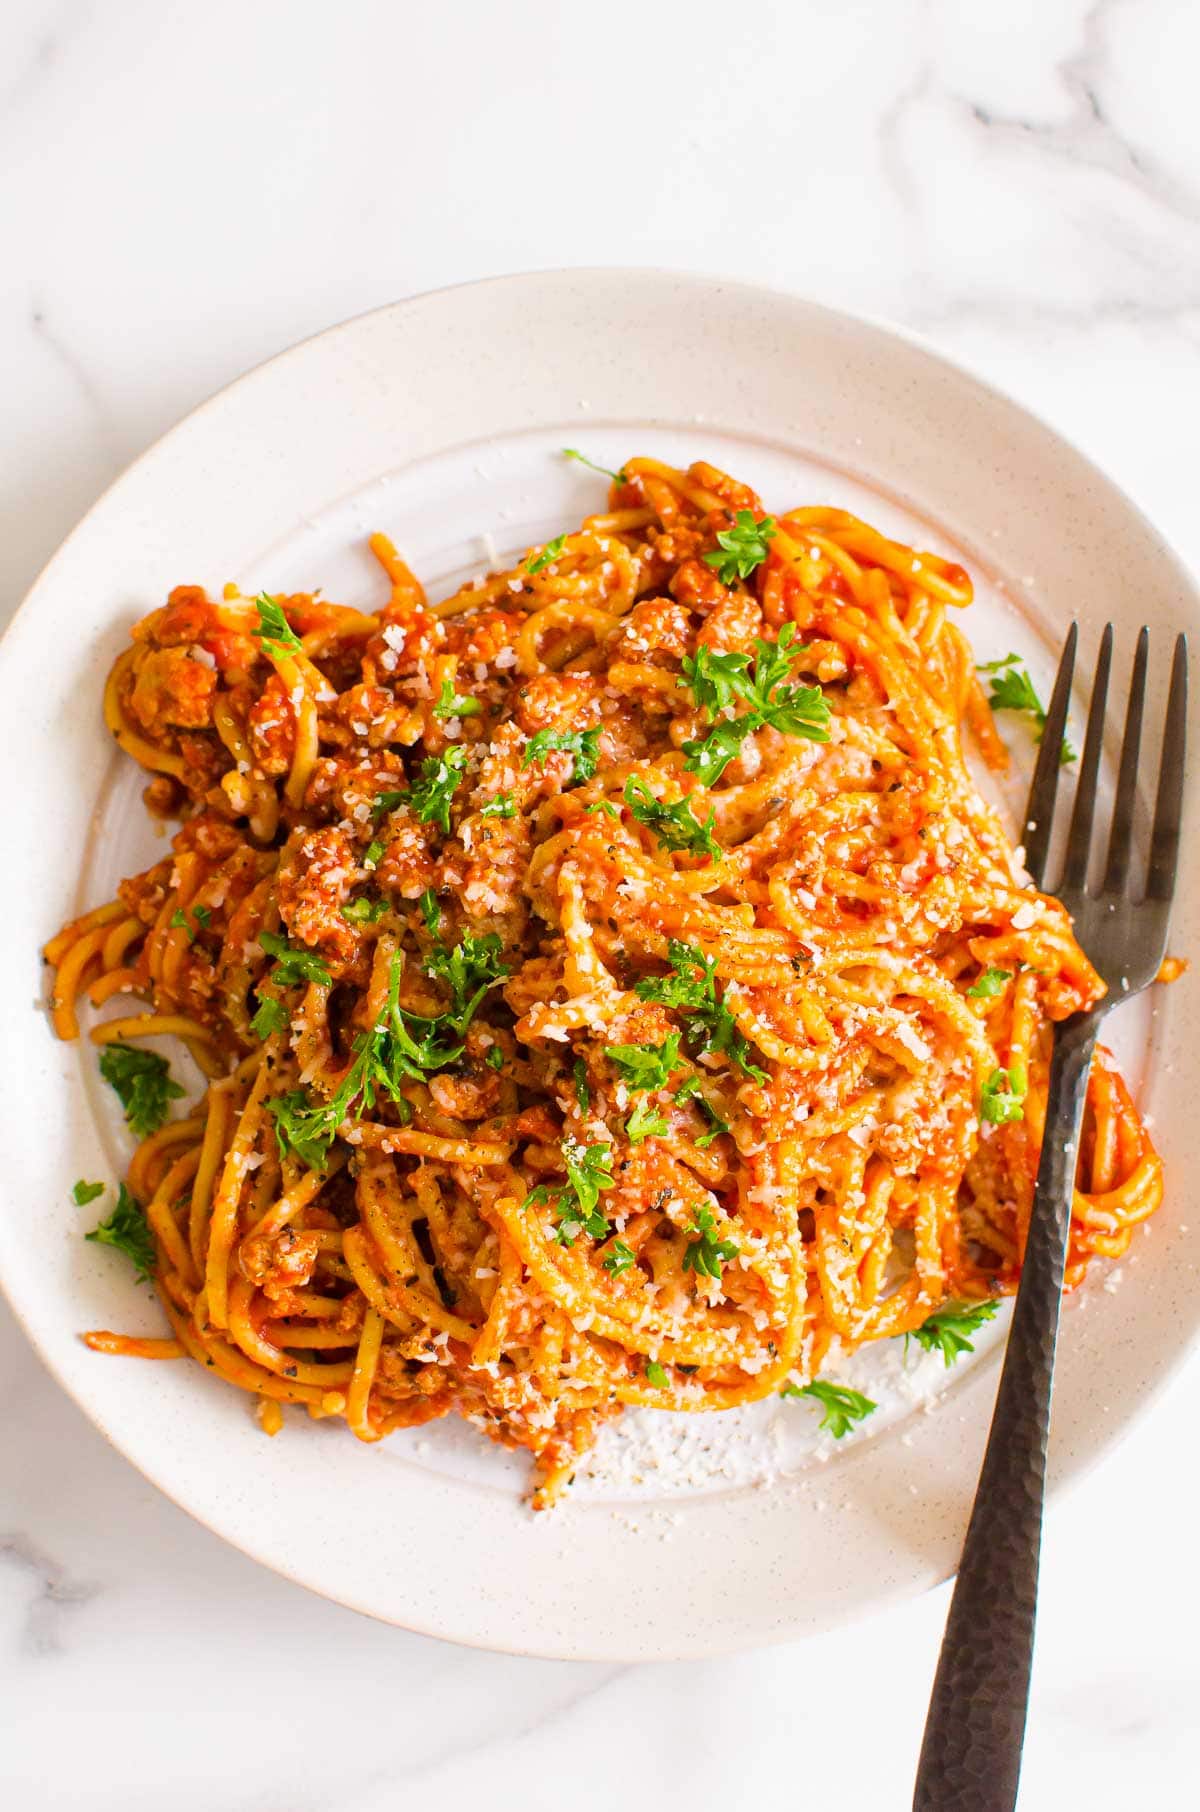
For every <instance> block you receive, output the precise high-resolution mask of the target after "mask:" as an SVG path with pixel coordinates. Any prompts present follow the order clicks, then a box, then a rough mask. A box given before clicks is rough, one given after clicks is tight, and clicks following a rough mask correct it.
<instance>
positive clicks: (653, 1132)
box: [625, 1101, 670, 1145]
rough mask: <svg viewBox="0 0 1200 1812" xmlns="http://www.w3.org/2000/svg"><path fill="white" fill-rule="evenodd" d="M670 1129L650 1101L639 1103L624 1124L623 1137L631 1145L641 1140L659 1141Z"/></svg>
mask: <svg viewBox="0 0 1200 1812" xmlns="http://www.w3.org/2000/svg"><path fill="white" fill-rule="evenodd" d="M669 1130H670V1128H669V1127H668V1125H667V1122H666V1120H665V1119H664V1118H663V1116H662V1114H660V1113H659V1111H658V1109H657V1108H656V1107H655V1106H654V1103H653V1102H652V1101H639V1102H637V1103H636V1105H635V1107H634V1110H633V1112H632V1113H631V1114H630V1116H629V1118H628V1120H626V1122H625V1137H626V1138H627V1139H628V1140H629V1143H630V1144H631V1145H640V1144H641V1142H642V1140H643V1139H661V1138H662V1137H663V1136H664V1135H665V1134H666V1133H667V1132H668V1131H669Z"/></svg>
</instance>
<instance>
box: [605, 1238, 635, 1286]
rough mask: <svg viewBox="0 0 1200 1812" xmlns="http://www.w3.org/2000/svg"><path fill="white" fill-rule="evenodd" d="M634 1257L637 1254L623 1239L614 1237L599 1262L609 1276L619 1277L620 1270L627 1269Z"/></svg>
mask: <svg viewBox="0 0 1200 1812" xmlns="http://www.w3.org/2000/svg"><path fill="white" fill-rule="evenodd" d="M636 1259H637V1254H636V1253H635V1252H634V1251H633V1250H632V1249H631V1248H630V1247H629V1246H627V1245H626V1244H625V1241H624V1240H623V1239H615V1240H614V1241H613V1243H612V1245H611V1246H610V1247H609V1248H608V1251H607V1252H606V1253H605V1254H604V1257H603V1258H602V1259H601V1260H600V1263H601V1264H602V1265H603V1266H604V1269H605V1270H606V1271H607V1272H608V1274H609V1276H610V1277H620V1275H621V1273H622V1271H628V1269H629V1267H630V1265H632V1264H634V1263H635V1262H636Z"/></svg>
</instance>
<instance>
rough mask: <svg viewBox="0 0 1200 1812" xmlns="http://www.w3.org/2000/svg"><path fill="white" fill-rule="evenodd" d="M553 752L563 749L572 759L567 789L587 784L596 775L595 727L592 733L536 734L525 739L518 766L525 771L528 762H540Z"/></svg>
mask: <svg viewBox="0 0 1200 1812" xmlns="http://www.w3.org/2000/svg"><path fill="white" fill-rule="evenodd" d="M553 749H564V750H565V751H566V752H567V753H568V754H569V755H571V756H573V757H574V762H575V765H574V767H573V769H572V770H571V778H570V780H569V781H568V782H567V785H568V786H578V785H579V783H580V781H582V780H590V779H591V777H592V775H593V774H594V773H595V772H596V764H597V762H598V761H599V760H600V729H599V726H598V725H597V727H596V728H595V729H594V730H539V731H538V732H537V734H536V735H535V736H531V737H530V738H529V743H528V746H527V747H526V750H525V756H524V759H523V761H522V762H521V766H522V767H523V768H527V767H529V765H530V764H531V763H532V762H535V761H543V760H544V759H545V758H546V756H547V755H549V754H550V752H551V751H552V750H553Z"/></svg>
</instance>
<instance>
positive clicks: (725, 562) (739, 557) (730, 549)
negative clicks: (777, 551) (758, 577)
mask: <svg viewBox="0 0 1200 1812" xmlns="http://www.w3.org/2000/svg"><path fill="white" fill-rule="evenodd" d="M776 532H777V531H776V528H775V518H774V516H762V517H760V518H759V520H758V521H757V522H756V521H755V520H754V512H753V511H752V510H739V511H738V512H737V515H736V516H735V518H734V526H733V527H732V528H729V529H722V530H721V531H720V533H719V534H718V535H717V545H716V547H715V548H714V549H713V550H712V552H711V553H707V554H705V556H704V564H705V565H706V566H711V567H713V568H715V570H716V574H717V577H718V579H719V580H720V581H721V583H722V585H732V584H733V583H734V581H735V580H737V579H748V578H749V577H750V574H751V573H752V572H754V570H755V568H756V567H759V566H761V565H762V563H763V561H764V560H765V559H766V557H767V553H768V550H769V547H770V543H771V542H772V541H773V540H774V539H775V535H776Z"/></svg>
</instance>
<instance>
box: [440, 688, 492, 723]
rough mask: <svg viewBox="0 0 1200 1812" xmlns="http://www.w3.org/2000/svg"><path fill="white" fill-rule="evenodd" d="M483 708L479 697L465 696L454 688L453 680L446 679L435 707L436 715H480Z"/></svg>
mask: <svg viewBox="0 0 1200 1812" xmlns="http://www.w3.org/2000/svg"><path fill="white" fill-rule="evenodd" d="M482 710H483V706H482V705H481V704H480V702H479V700H478V699H477V698H471V697H470V696H469V695H468V696H466V697H464V696H463V695H462V694H461V693H458V692H456V691H455V690H454V682H453V680H449V679H444V680H443V681H442V689H441V691H440V692H439V694H438V702H437V704H436V705H435V706H434V707H433V715H434V716H435V717H478V715H479V713H480V712H481V711H482Z"/></svg>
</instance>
